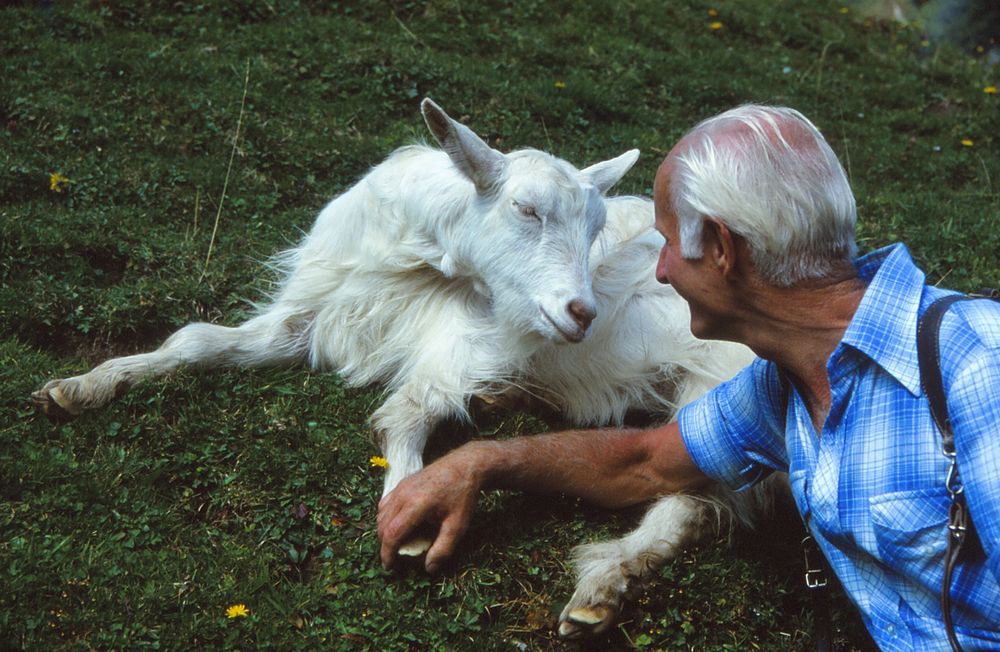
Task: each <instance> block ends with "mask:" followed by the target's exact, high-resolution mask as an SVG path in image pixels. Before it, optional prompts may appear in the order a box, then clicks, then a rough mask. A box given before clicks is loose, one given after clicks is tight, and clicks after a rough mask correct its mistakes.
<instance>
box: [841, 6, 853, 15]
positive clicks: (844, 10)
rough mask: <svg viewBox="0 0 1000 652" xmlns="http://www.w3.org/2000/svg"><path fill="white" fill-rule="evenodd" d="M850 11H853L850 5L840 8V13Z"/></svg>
mask: <svg viewBox="0 0 1000 652" xmlns="http://www.w3.org/2000/svg"><path fill="white" fill-rule="evenodd" d="M850 11H851V9H850V7H841V8H840V13H842V14H847V13H850Z"/></svg>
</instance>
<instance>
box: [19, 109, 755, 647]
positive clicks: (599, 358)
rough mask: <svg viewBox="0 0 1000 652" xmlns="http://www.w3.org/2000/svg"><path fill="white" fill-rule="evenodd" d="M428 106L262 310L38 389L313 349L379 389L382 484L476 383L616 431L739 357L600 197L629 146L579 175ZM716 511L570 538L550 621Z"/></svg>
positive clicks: (647, 213) (97, 393)
mask: <svg viewBox="0 0 1000 652" xmlns="http://www.w3.org/2000/svg"><path fill="white" fill-rule="evenodd" d="M422 110H423V114H424V118H425V120H426V122H427V125H428V127H429V128H430V130H431V132H432V133H433V134H434V136H435V138H436V139H437V141H438V142H439V143H440V145H441V147H442V148H443V150H444V151H441V150H437V149H432V148H429V147H423V146H412V147H405V148H402V149H400V150H398V151H396V152H395V153H393V154H392V155H391V156H390V157H389V158H388V159H387V160H386V161H385V162H383V163H382V164H381V165H378V166H377V167H375V168H374V169H372V170H371V171H370V172H369V173H368V175H367V176H365V177H364V178H362V179H361V180H360V181H359V182H358V183H357V184H356V185H355V186H353V187H352V188H350V189H349V190H347V191H346V192H345V193H344V194H342V195H340V196H339V197H337V198H336V199H334V200H333V201H332V202H330V204H328V205H327V206H326V208H324V209H323V211H322V212H321V213H320V215H319V217H318V219H317V220H316V223H315V225H314V226H313V228H312V231H311V232H310V233H309V234H308V235H307V236H306V237H305V239H304V240H303V242H302V243H301V244H300V245H299V246H298V247H296V248H295V249H292V250H291V251H289V252H286V254H284V255H283V256H282V257H281V260H282V262H283V264H284V265H285V266H286V268H287V275H286V277H285V278H284V281H283V283H282V284H281V286H280V290H279V291H278V292H277V294H276V296H275V297H274V298H273V301H272V302H271V303H270V305H268V306H266V307H265V308H264V309H263V310H262V311H261V312H260V314H259V315H258V316H256V317H254V318H253V319H251V320H249V321H247V322H246V323H244V324H242V325H241V326H239V327H236V328H226V327H222V326H215V325H210V324H190V325H188V326H186V327H184V328H182V329H181V330H179V331H178V332H176V333H174V334H173V335H172V336H170V337H169V338H168V339H167V340H166V342H164V344H163V345H162V346H161V347H160V348H159V349H157V350H156V351H153V352H151V353H144V354H140V355H133V356H128V357H123V358H116V359H112V360H108V361H107V362H105V363H103V364H101V365H100V366H98V367H96V368H95V369H93V370H92V371H90V372H89V373H87V374H84V375H82V376H76V377H73V378H67V379H62V380H53V381H51V382H49V383H48V384H46V385H45V386H44V387H43V388H42V389H41V390H39V391H37V392H35V393H34V395H33V397H34V399H35V401H36V402H37V403H38V404H39V405H40V406H41V407H42V408H43V409H45V410H46V411H57V410H62V411H65V412H68V413H70V414H74V415H75V414H78V413H80V412H81V411H82V410H84V409H87V408H96V407H99V406H101V405H104V404H105V403H107V402H108V401H110V400H111V399H112V398H113V397H114V396H115V395H116V394H117V393H119V392H120V391H122V390H124V389H126V388H127V387H128V386H130V385H133V384H134V383H135V382H137V381H138V380H140V379H142V378H147V377H151V376H155V375H159V374H164V373H166V372H168V371H170V370H172V369H174V368H176V367H177V366H178V365H181V364H189V365H201V366H211V367H216V366H224V365H241V366H260V365H274V364H288V363H293V362H303V361H308V363H309V364H310V365H311V366H313V367H316V368H322V369H331V370H334V371H336V372H338V373H340V374H341V375H342V376H343V377H344V378H345V380H346V381H347V382H349V383H351V384H353V385H367V384H370V383H383V384H385V385H386V386H387V387H388V389H389V393H388V398H387V399H386V400H385V402H384V403H383V404H382V406H381V407H379V408H378V409H377V410H376V411H375V413H374V414H373V415H372V426H373V431H374V432H375V434H376V437H377V439H378V441H379V443H380V445H381V447H382V451H383V453H384V454H385V456H386V457H387V459H388V461H389V471H388V473H387V476H386V481H385V491H386V492H388V491H389V490H391V489H392V488H393V487H395V486H396V484H398V483H399V481H400V480H402V479H403V478H404V477H406V476H408V475H410V474H412V473H415V472H416V471H418V470H419V469H420V468H421V466H422V460H421V456H422V453H423V449H424V444H425V442H426V440H427V437H428V435H429V434H430V433H431V432H432V431H433V429H434V428H435V426H437V425H438V424H439V423H441V422H442V421H443V420H445V419H447V418H454V417H459V418H468V406H469V400H470V398H471V397H473V396H474V395H482V396H496V395H499V394H502V393H503V392H504V391H505V390H508V389H511V388H518V389H520V390H526V391H527V392H528V393H530V394H534V395H536V396H540V397H542V398H543V399H544V400H545V401H547V402H548V403H549V404H551V405H554V406H557V407H558V408H559V409H560V410H562V411H563V413H564V414H565V416H566V417H567V418H568V419H570V420H571V421H573V422H574V423H577V424H580V425H584V424H620V423H621V422H622V419H623V418H624V416H625V413H626V411H627V410H630V409H640V410H643V411H646V412H658V413H662V414H663V415H664V416H665V417H666V415H670V414H672V413H673V411H674V409H675V408H676V406H678V405H682V404H684V403H686V402H688V401H690V400H692V399H693V398H695V397H697V396H698V395H700V394H701V393H703V392H704V391H706V390H707V389H709V388H710V387H712V386H714V385H716V384H717V383H719V382H720V381H722V380H724V379H726V378H728V377H729V376H731V375H732V374H734V373H735V372H736V371H737V370H738V369H740V368H741V367H742V366H743V365H745V364H746V363H747V362H749V360H750V359H751V355H750V353H749V351H748V350H747V349H745V348H743V347H740V346H737V345H734V344H727V343H721V342H706V341H700V340H697V339H695V338H694V337H693V336H692V335H691V333H690V330H689V318H688V309H687V306H686V304H685V303H684V301H683V300H682V299H681V298H680V297H679V296H678V295H677V294H676V293H675V292H674V290H673V289H672V288H671V287H670V286H667V285H661V284H659V283H657V282H656V280H655V279H654V277H653V268H654V265H655V260H656V257H657V254H658V251H659V249H660V247H661V246H662V244H663V239H662V238H661V236H659V235H658V234H657V233H656V232H655V231H654V230H653V229H652V223H653V211H652V204H651V202H649V200H646V199H640V198H635V197H622V198H608V199H605V198H604V197H603V194H604V193H605V192H606V191H607V190H608V189H609V188H610V187H611V186H612V185H613V184H614V183H616V182H617V181H618V180H619V179H620V178H621V177H622V176H623V175H624V174H625V173H626V172H627V171H628V170H629V168H631V166H632V165H633V163H634V162H635V161H636V159H637V158H638V155H639V153H638V151H637V150H632V151H629V152H626V153H625V154H622V155H621V156H619V157H617V158H614V159H611V160H609V161H605V162H603V163H598V164H596V165H593V166H591V167H588V168H586V169H584V170H577V169H576V168H574V167H573V166H572V165H570V164H569V163H567V162H565V161H563V160H560V159H558V158H555V157H553V156H551V155H549V154H546V153H544V152H540V151H537V150H531V149H527V150H520V151H516V152H512V153H510V154H506V155H504V154H502V153H500V152H498V151H495V150H493V149H491V148H490V147H489V146H487V145H486V143H484V142H483V141H482V140H481V139H480V138H479V137H477V136H476V135H475V134H474V133H473V132H472V131H470V130H469V129H468V128H466V127H465V126H463V125H461V124H459V123H458V122H455V121H454V120H452V119H451V118H449V117H448V116H447V115H446V114H445V113H444V112H443V111H442V110H441V109H440V108H439V107H438V106H437V105H435V104H434V103H433V102H431V101H430V100H424V102H423V104H422ZM736 512H737V513H738V514H739V515H741V516H742V515H745V514H748V513H749V510H748V509H746V508H739V507H737V508H736ZM714 514H715V512H714V508H713V507H712V506H711V505H710V504H709V503H708V502H706V501H705V500H704V499H701V498H695V497H691V496H670V497H665V498H663V499H661V500H660V501H659V502H658V503H657V504H656V505H655V506H654V507H653V508H652V510H651V511H650V512H649V514H648V515H647V516H646V518H645V519H644V520H643V523H642V525H641V526H640V528H639V529H638V530H636V531H635V532H633V533H632V534H630V535H628V536H626V537H624V538H623V539H621V540H619V541H612V542H607V543H600V544H591V545H586V546H581V547H580V548H579V549H578V550H577V553H576V557H577V562H578V585H577V590H576V593H575V594H574V596H573V597H572V599H571V600H570V602H569V604H568V605H567V607H566V609H565V611H564V612H563V615H562V618H561V621H562V624H561V626H560V633H562V634H563V635H567V636H576V635H585V634H588V633H596V632H599V631H602V630H603V629H605V628H606V627H608V626H609V625H610V624H611V623H612V622H614V620H615V619H616V618H617V615H618V613H619V610H620V608H621V605H622V601H623V600H624V599H625V598H626V597H627V596H629V595H630V594H633V593H634V591H635V589H636V588H637V587H638V586H640V585H641V582H642V580H643V579H645V578H646V577H647V576H648V575H649V573H650V572H651V571H653V570H655V569H657V568H659V566H661V565H662V564H663V563H664V562H665V561H666V560H668V559H669V558H671V557H672V556H674V555H675V554H676V553H677V552H678V550H679V548H680V547H681V546H682V545H684V544H686V543H688V542H690V541H691V540H693V539H695V538H697V537H698V536H699V534H700V532H701V531H702V530H703V527H702V526H703V525H705V524H706V523H707V522H708V521H709V520H712V519H713V515H714Z"/></svg>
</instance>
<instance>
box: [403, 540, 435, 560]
mask: <svg viewBox="0 0 1000 652" xmlns="http://www.w3.org/2000/svg"><path fill="white" fill-rule="evenodd" d="M432 543H434V542H433V541H432V540H430V539H428V538H426V537H416V538H415V539H410V540H409V541H407V542H406V543H404V544H403V545H401V546H400V547H399V550H398V551H397V553H398V554H399V555H400V556H401V557H419V556H420V555H422V554H424V553H425V552H427V551H428V550H430V549H431V544H432Z"/></svg>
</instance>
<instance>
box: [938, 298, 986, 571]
mask: <svg viewBox="0 0 1000 652" xmlns="http://www.w3.org/2000/svg"><path fill="white" fill-rule="evenodd" d="M974 304H980V305H976V306H974ZM966 307H968V308H970V309H973V307H974V310H975V313H980V312H983V313H985V315H984V316H985V319H983V318H978V319H973V317H974V315H975V313H973V312H972V310H968V311H966V310H963V311H962V314H964V315H966V316H967V317H968V319H967V320H961V319H957V320H955V321H956V322H958V323H957V324H956V331H957V332H955V334H954V335H953V337H955V339H957V340H958V341H959V342H961V340H962V338H963V336H964V338H967V339H969V338H974V339H975V343H974V344H973V345H972V346H971V347H968V348H967V347H963V346H961V345H960V346H959V350H960V351H961V355H960V356H955V355H951V356H947V357H950V358H951V361H950V364H948V363H947V362H945V361H944V360H943V361H942V364H943V365H944V366H945V368H943V369H942V372H943V374H944V377H945V382H946V387H947V388H948V415H949V420H950V421H951V425H952V431H953V432H954V433H955V454H956V459H957V460H958V471H959V476H960V477H961V479H962V484H963V486H964V487H965V496H966V500H967V501H968V505H969V513H970V514H971V516H972V523H973V525H974V526H975V529H976V533H977V534H978V536H979V540H980V542H981V543H982V546H983V551H984V552H985V553H986V556H987V564H988V565H989V568H990V571H991V572H992V574H993V577H994V578H995V579H996V580H997V581H998V582H1000V304H992V303H991V302H987V301H968V302H963V305H962V308H966ZM970 313H971V314H970ZM946 323H947V322H946ZM947 335H951V333H946V332H945V324H942V341H949V342H951V341H955V340H953V339H951V338H950V337H949V338H948V339H946V336H947ZM943 357H945V356H943ZM956 358H958V359H956ZM947 367H951V369H948V368H947ZM949 372H951V373H949ZM949 375H951V376H952V379H951V381H950V382H949V379H948V377H949Z"/></svg>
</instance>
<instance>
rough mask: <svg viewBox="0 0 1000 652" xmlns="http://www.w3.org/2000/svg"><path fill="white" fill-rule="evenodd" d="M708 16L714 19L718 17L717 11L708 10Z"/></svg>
mask: <svg viewBox="0 0 1000 652" xmlns="http://www.w3.org/2000/svg"><path fill="white" fill-rule="evenodd" d="M708 15H709V16H713V17H714V16H718V15H719V12H718V11H716V10H715V9H709V10H708Z"/></svg>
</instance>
